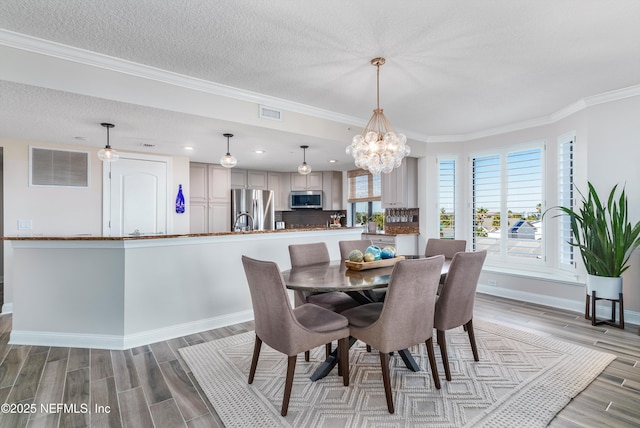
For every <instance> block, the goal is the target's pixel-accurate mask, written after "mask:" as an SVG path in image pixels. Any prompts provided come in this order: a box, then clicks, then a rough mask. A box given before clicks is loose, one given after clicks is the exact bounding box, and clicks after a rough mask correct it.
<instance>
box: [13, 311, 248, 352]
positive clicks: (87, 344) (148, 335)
mask: <svg viewBox="0 0 640 428" xmlns="http://www.w3.org/2000/svg"><path fill="white" fill-rule="evenodd" d="M251 320H253V311H250V310H249V311H243V312H236V313H233V314H229V315H224V316H220V317H215V318H209V319H205V320H199V321H195V322H189V323H184V324H178V325H173V326H169V327H164V328H160V329H156V330H151V331H146V332H142V333H136V334H131V335H126V336H125V335H123V336H118V335H102V334H91V335H89V334H80V333H57V332H40V331H38V332H35V331H24V330H12V331H11V337H10V339H9V343H10V344H12V345H32V346H65V347H71V348H94V349H113V350H123V349H130V348H135V347H136V346H142V345H149V344H151V343H156V342H162V341H165V340H169V339H173V338H175V337H181V336H187V335H189V334H194V333H198V332H201V331H206V330H211V329H216V328H220V327H225V326H228V325H232V324H238V323H241V322H245V321H251Z"/></svg>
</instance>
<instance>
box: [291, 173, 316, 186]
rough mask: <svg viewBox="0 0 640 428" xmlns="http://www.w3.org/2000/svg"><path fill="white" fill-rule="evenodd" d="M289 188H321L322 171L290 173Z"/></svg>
mask: <svg viewBox="0 0 640 428" xmlns="http://www.w3.org/2000/svg"><path fill="white" fill-rule="evenodd" d="M291 190H322V172H311V173H309V174H307V175H302V174H297V173H295V172H294V173H291Z"/></svg>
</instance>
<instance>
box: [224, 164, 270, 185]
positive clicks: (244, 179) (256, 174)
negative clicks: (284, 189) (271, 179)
mask: <svg viewBox="0 0 640 428" xmlns="http://www.w3.org/2000/svg"><path fill="white" fill-rule="evenodd" d="M231 188H232V189H261V190H268V189H269V187H268V183H267V173H266V172H264V171H251V170H246V169H232V170H231Z"/></svg>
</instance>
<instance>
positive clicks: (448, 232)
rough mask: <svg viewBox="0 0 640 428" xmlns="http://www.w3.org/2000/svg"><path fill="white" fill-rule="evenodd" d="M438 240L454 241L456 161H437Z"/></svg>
mask: <svg viewBox="0 0 640 428" xmlns="http://www.w3.org/2000/svg"><path fill="white" fill-rule="evenodd" d="M438 211H439V230H440V238H442V239H454V238H455V230H456V161H455V159H438Z"/></svg>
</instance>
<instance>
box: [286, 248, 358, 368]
mask: <svg viewBox="0 0 640 428" xmlns="http://www.w3.org/2000/svg"><path fill="white" fill-rule="evenodd" d="M289 257H290V259H291V268H296V267H303V266H310V265H314V264H319V263H329V262H330V261H331V258H330V256H329V249H328V248H327V244H326V243H324V242H314V243H310V244H292V245H289ZM293 299H294V305H295V306H296V307H298V306H301V305H304V304H305V303H313V304H314V305H318V306H321V307H323V308H325V309H329V310H330V311H334V312H337V313H340V312H342V311H344V310H347V309H349V308H353V307H355V306H358V302H356V301H355V300H354V299H352V298H351V297H349V296H348V295H346V294H345V293H341V292H340V291H331V292H328V293H317V294H306V293H304V292H303V291H300V290H296V291H295V292H294V294H293ZM330 353H331V343H330V342H327V343H326V344H325V354H326V355H327V356H328V355H329V354H330ZM309 358H310V353H309V352H308V351H307V352H305V354H304V359H305V361H309Z"/></svg>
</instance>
